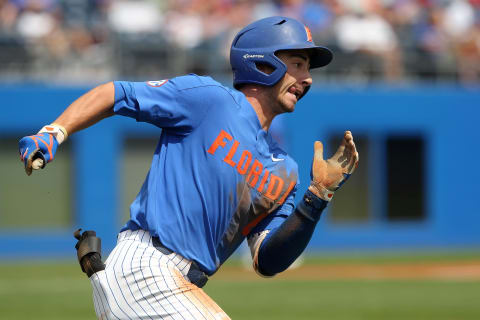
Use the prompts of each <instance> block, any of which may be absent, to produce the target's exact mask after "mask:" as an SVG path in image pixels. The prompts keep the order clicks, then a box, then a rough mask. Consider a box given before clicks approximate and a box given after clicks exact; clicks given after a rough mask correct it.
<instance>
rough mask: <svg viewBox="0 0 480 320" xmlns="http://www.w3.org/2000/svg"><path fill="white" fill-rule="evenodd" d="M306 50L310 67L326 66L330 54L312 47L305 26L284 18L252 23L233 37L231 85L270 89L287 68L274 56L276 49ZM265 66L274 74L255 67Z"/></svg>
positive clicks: (330, 56) (266, 19)
mask: <svg viewBox="0 0 480 320" xmlns="http://www.w3.org/2000/svg"><path fill="white" fill-rule="evenodd" d="M295 49H308V51H310V68H312V69H313V68H319V67H323V66H326V65H327V64H329V63H330V61H332V58H333V55H332V52H331V51H330V50H329V49H328V48H325V47H319V46H316V45H315V44H314V43H313V40H312V35H311V33H310V30H309V29H308V27H307V26H305V25H304V24H302V23H300V22H299V21H297V20H295V19H292V18H287V17H269V18H265V19H261V20H258V21H255V22H253V23H251V24H249V25H248V26H246V27H245V28H243V29H242V30H240V32H239V33H238V34H237V35H236V36H235V38H234V40H233V42H232V47H231V48H230V65H231V66H232V70H233V86H234V87H237V85H239V84H243V83H254V84H261V85H265V86H273V85H275V84H276V83H277V82H278V81H280V79H281V78H282V77H283V76H284V75H285V73H286V72H287V66H286V65H285V63H283V61H282V60H280V59H279V58H278V57H277V56H276V55H275V53H276V52H277V51H280V50H295ZM257 63H259V64H266V65H269V66H271V67H272V68H273V69H274V71H273V72H272V73H271V74H266V73H264V72H262V71H260V70H258V69H257V66H256V64H257Z"/></svg>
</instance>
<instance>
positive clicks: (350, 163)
mask: <svg viewBox="0 0 480 320" xmlns="http://www.w3.org/2000/svg"><path fill="white" fill-rule="evenodd" d="M344 140H345V146H346V147H345V152H344V155H345V163H344V164H345V166H346V167H347V173H350V174H351V173H352V172H353V171H354V170H355V168H356V167H357V166H358V161H359V155H358V152H357V147H356V146H355V141H353V135H352V132H350V131H348V130H347V131H345V134H344Z"/></svg>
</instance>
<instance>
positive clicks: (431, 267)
mask: <svg viewBox="0 0 480 320" xmlns="http://www.w3.org/2000/svg"><path fill="white" fill-rule="evenodd" d="M214 278H215V279H217V280H220V279H225V280H227V279H228V280H230V281H231V280H232V279H238V280H239V281H243V280H250V279H252V280H253V279H258V278H259V277H258V276H257V275H256V274H255V272H253V271H249V270H246V269H245V268H243V267H232V266H225V267H222V268H221V269H220V270H219V271H218V273H217V274H215V275H214ZM277 278H278V279H284V280H342V279H343V280H348V279H356V280H359V279H360V280H361V279H365V280H376V279H378V280H380V279H381V280H387V279H391V280H396V279H398V280H400V279H417V280H421V279H423V280H464V281H472V280H473V281H477V280H478V281H480V261H465V262H442V263H440V262H429V263H425V262H424V263H385V264H331V265H303V266H301V267H298V268H296V269H293V270H287V271H285V272H284V273H282V274H279V275H278V276H277Z"/></svg>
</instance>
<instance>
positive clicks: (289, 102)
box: [282, 97, 297, 112]
mask: <svg viewBox="0 0 480 320" xmlns="http://www.w3.org/2000/svg"><path fill="white" fill-rule="evenodd" d="M296 104H297V99H296V98H293V99H292V98H291V97H289V98H288V99H285V100H284V101H282V107H283V111H284V112H293V111H295V105H296Z"/></svg>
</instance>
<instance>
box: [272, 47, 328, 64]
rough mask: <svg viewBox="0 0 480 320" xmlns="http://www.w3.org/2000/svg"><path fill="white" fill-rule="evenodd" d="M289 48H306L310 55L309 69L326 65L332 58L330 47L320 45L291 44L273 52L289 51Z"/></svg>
mask: <svg viewBox="0 0 480 320" xmlns="http://www.w3.org/2000/svg"><path fill="white" fill-rule="evenodd" d="M290 50H306V51H307V52H308V55H309V57H310V69H315V68H321V67H325V66H326V65H328V64H329V63H330V62H332V60H333V53H332V51H330V49H328V48H326V47H321V46H315V45H312V46H298V45H292V46H290V47H287V48H282V49H280V50H277V51H275V53H277V52H279V51H290Z"/></svg>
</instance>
